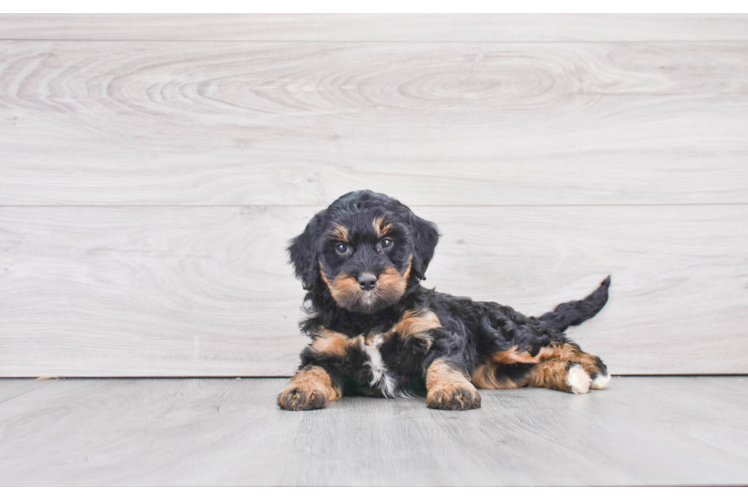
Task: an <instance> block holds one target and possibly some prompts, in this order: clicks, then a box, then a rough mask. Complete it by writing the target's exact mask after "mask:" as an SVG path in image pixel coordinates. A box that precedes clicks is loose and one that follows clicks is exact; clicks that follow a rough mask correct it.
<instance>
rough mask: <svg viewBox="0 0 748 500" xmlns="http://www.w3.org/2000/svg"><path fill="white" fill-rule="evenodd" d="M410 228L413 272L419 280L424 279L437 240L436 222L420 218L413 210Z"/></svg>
mask: <svg viewBox="0 0 748 500" xmlns="http://www.w3.org/2000/svg"><path fill="white" fill-rule="evenodd" d="M410 228H411V231H412V232H413V274H414V276H415V277H416V278H418V279H419V280H425V279H426V274H425V273H426V268H427V267H429V262H431V258H432V257H433V256H434V249H435V248H436V244H437V243H438V242H439V231H438V230H437V227H436V224H434V223H433V222H429V221H427V220H424V219H421V218H420V217H418V216H417V215H415V214H414V213H413V212H411V213H410Z"/></svg>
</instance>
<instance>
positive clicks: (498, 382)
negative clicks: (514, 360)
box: [472, 363, 521, 389]
mask: <svg viewBox="0 0 748 500" xmlns="http://www.w3.org/2000/svg"><path fill="white" fill-rule="evenodd" d="M472 381H473V384H475V386H476V387H480V388H481V389H517V388H518V387H521V386H520V385H519V384H517V383H516V382H514V381H513V380H511V379H509V378H502V379H499V378H497V377H496V364H495V363H488V364H485V365H480V366H478V367H476V368H475V370H473V377H472Z"/></svg>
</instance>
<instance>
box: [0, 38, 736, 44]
mask: <svg viewBox="0 0 748 500" xmlns="http://www.w3.org/2000/svg"><path fill="white" fill-rule="evenodd" d="M0 42H72V43H88V42H117V43H138V42H143V43H164V42H174V43H327V44H335V43H339V44H354V43H366V44H396V43H399V44H419V43H421V44H458V43H463V44H465V43H482V44H497V45H498V44H535V45H540V44H549V45H550V44H622V43H623V44H625V43H650V44H671V43H689V44H698V43H708V44H715V43H745V42H748V39H743V38H737V39H725V40H722V39H718V38H710V39H705V40H648V39H641V40H639V39H637V40H254V39H237V40H220V39H219V40H213V39H199V40H191V39H186V38H164V39H159V38H155V39H151V38H142V39H141V38H132V39H128V38H112V39H106V38H101V39H100V38H92V39H85V38H0Z"/></svg>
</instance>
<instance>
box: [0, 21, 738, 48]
mask: <svg viewBox="0 0 748 500" xmlns="http://www.w3.org/2000/svg"><path fill="white" fill-rule="evenodd" d="M746 33H748V17H747V16H745V15H743V14H708V15H706V14H699V15H691V14H665V15H646V14H624V15H621V14H614V15H608V14H561V15H558V14H555V15H554V14H449V15H439V14H402V15H391V14H290V15H289V14H238V15H237V14H208V15H206V14H163V15H161V14H94V15H92V14H69V15H60V14H36V15H35V14H3V15H2V16H0V39H6V40H7V39H13V40H29V39H32V40H34V39H69V40H184V41H195V40H254V41H277V40H285V41H380V42H390V43H391V42H397V41H407V42H416V41H421V42H423V41H435V42H444V41H449V42H464V41H471V42H474V41H486V42H488V41H491V42H505V41H510V42H511V41H531V42H535V41H632V40H659V41H684V40H745V39H746V38H747V37H746Z"/></svg>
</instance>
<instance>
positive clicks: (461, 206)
mask: <svg viewBox="0 0 748 500" xmlns="http://www.w3.org/2000/svg"><path fill="white" fill-rule="evenodd" d="M333 201H334V200H333ZM330 203H332V201H331V202H330ZM327 206H328V205H325V204H314V205H286V204H279V205H268V204H258V205H248V204H230V205H222V204H215V205H2V204H0V209H3V208H103V209H117V208H251V207H264V208H325V207H327ZM408 206H410V207H421V208H565V207H709V206H717V207H723V206H727V207H729V206H739V207H740V206H748V203H738V202H735V203H599V204H596V203H579V204H550V205H525V204H516V205H513V204H509V205H478V204H476V205H421V204H410V205H408Z"/></svg>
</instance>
